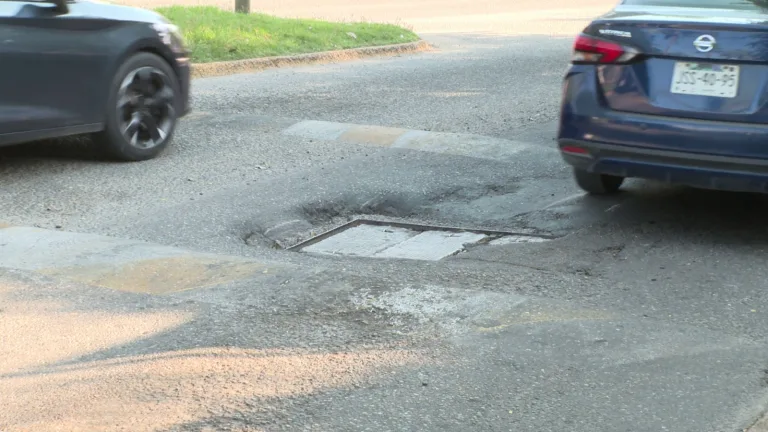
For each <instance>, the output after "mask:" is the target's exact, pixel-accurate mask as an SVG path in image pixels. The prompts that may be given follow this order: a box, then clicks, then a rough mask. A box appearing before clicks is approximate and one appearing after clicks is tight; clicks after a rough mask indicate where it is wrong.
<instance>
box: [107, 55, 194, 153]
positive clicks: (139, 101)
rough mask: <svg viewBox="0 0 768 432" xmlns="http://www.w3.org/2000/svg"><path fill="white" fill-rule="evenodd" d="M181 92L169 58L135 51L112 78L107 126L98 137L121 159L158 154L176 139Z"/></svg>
mask: <svg viewBox="0 0 768 432" xmlns="http://www.w3.org/2000/svg"><path fill="white" fill-rule="evenodd" d="M179 93H180V86H179V81H178V78H177V77H176V73H175V72H174V71H173V68H172V67H171V66H170V65H169V64H168V63H167V62H166V61H165V60H163V59H162V58H161V57H159V56H157V55H155V54H151V53H146V52H141V53H137V54H134V55H132V56H131V57H130V58H128V59H127V60H126V61H125V62H124V63H123V64H122V65H121V66H120V68H118V70H117V73H116V74H115V76H114V78H113V79H112V83H111V84H110V88H109V97H108V101H107V109H106V118H105V125H104V130H103V131H101V132H99V133H96V134H94V137H93V138H94V141H95V142H96V143H97V145H98V146H99V147H100V148H101V149H102V150H103V151H104V152H105V153H106V155H107V156H108V157H110V158H113V159H116V160H119V161H123V162H136V161H144V160H149V159H153V158H155V157H157V156H158V155H159V154H160V153H162V152H163V150H165V148H166V147H167V146H168V144H169V143H170V142H171V140H172V139H173V133H174V131H175V129H176V123H177V121H178V115H177V111H176V107H177V106H178V98H179ZM153 125H154V127H153Z"/></svg>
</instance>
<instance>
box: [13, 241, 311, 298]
mask: <svg viewBox="0 0 768 432" xmlns="http://www.w3.org/2000/svg"><path fill="white" fill-rule="evenodd" d="M0 268H5V269H12V270H21V271H32V272H34V273H37V274H40V275H44V276H47V277H51V278H54V279H60V280H67V281H72V282H78V283H84V284H86V285H90V286H95V287H101V288H107V289H113V290H117V291H124V292H131V293H136V294H151V295H166V294H174V293H179V292H182V291H189V290H194V289H201V288H208V287H213V286H218V285H224V284H230V283H235V282H239V281H244V280H248V281H253V282H255V283H265V284H273V283H278V282H279V280H280V279H281V278H282V279H284V278H293V277H296V275H301V274H311V273H313V272H314V271H316V270H318V269H300V268H296V266H293V265H287V264H282V263H273V262H261V261H256V260H253V259H247V258H243V257H235V256H227V255H216V254H210V253H202V252H196V251H190V250H186V249H181V248H176V247H170V246H163V245H159V244H153V243H147V242H141V241H136V240H129V239H121V238H116V237H108V236H102V235H95V234H83V233H75V232H68V231H59V230H55V231H54V230H46V229H41V228H33V227H21V226H15V227H6V228H4V229H0Z"/></svg>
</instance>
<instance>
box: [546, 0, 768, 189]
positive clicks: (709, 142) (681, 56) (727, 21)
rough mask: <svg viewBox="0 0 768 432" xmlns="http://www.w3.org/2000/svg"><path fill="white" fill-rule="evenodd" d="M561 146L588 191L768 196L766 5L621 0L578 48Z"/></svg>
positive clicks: (766, 1) (726, 0)
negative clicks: (640, 184) (646, 183)
mask: <svg viewBox="0 0 768 432" xmlns="http://www.w3.org/2000/svg"><path fill="white" fill-rule="evenodd" d="M558 145H559V148H560V151H561V154H562V156H563V158H564V159H565V161H566V162H567V163H568V164H570V165H571V166H572V167H573V170H574V176H575V179H576V183H577V184H578V185H579V186H580V187H581V188H582V189H583V190H585V191H586V192H588V193H591V194H610V193H615V192H617V191H618V190H619V189H620V187H621V185H622V183H623V182H624V179H626V178H644V179H653V180H659V181H663V182H667V183H673V184H684V185H688V186H693V187H697V188H704V189H718V190H730V191H742V192H766V191H768V0H623V1H621V3H620V4H619V5H617V6H616V7H615V8H614V9H613V10H612V11H611V12H609V13H608V14H606V15H604V16H602V17H600V18H598V19H596V20H594V21H593V22H592V23H591V24H590V25H589V26H587V28H586V29H585V30H584V31H583V33H582V34H580V35H579V36H578V37H577V39H576V42H575V46H574V52H573V58H572V65H571V66H570V68H569V70H568V73H567V76H566V78H565V83H564V88H563V102H562V107H561V113H560V125H559V131H558Z"/></svg>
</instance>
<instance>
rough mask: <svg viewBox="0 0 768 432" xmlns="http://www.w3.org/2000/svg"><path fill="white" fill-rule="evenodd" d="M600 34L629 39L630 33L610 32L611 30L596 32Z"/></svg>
mask: <svg viewBox="0 0 768 432" xmlns="http://www.w3.org/2000/svg"><path fill="white" fill-rule="evenodd" d="M598 32H600V34H602V35H608V36H618V37H623V38H631V37H632V33H630V32H628V31H621V30H611V29H600V30H598Z"/></svg>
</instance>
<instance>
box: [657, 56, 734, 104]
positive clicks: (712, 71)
mask: <svg viewBox="0 0 768 432" xmlns="http://www.w3.org/2000/svg"><path fill="white" fill-rule="evenodd" d="M670 91H671V92H672V93H676V94H687V95H696V96H715V97H722V98H733V97H736V94H738V92H739V67H738V66H732V65H723V64H710V63H690V62H677V63H675V72H674V73H673V74H672V89H671V90H670Z"/></svg>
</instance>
